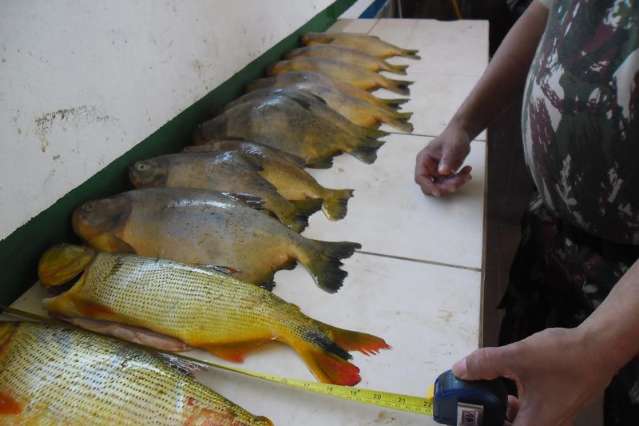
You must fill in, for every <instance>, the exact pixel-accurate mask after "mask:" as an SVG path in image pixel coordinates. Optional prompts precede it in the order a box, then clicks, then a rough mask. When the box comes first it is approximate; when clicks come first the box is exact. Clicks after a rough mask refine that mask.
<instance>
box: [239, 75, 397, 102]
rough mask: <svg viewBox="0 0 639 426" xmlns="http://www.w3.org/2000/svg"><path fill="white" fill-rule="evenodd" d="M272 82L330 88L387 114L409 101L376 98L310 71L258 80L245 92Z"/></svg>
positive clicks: (349, 85) (362, 90)
mask: <svg viewBox="0 0 639 426" xmlns="http://www.w3.org/2000/svg"><path fill="white" fill-rule="evenodd" d="M273 82H278V84H283V85H286V84H290V85H293V86H294V85H295V84H297V83H310V84H317V85H321V86H329V87H332V89H331V91H332V92H341V93H343V94H345V95H346V96H351V97H353V98H357V99H360V100H362V101H365V102H368V103H370V104H371V105H376V106H379V107H381V108H386V109H388V110H389V112H394V111H396V110H397V109H398V108H400V107H401V105H403V104H405V103H406V102H408V101H409V99H407V98H396V99H384V98H378V97H377V96H375V95H373V94H371V93H370V92H367V91H366V90H364V89H360V88H359V87H355V86H353V85H351V84H348V83H343V82H341V81H339V80H334V79H332V78H330V77H328V76H326V75H324V74H321V73H318V72H312V71H290V72H285V73H282V74H278V75H276V76H272V77H266V78H260V79H258V80H255V81H253V82H252V83H250V84H249V85H248V86H247V90H248V91H253V90H257V89H263V88H265V87H270V86H273ZM316 95H318V96H321V95H319V94H318V93H316Z"/></svg>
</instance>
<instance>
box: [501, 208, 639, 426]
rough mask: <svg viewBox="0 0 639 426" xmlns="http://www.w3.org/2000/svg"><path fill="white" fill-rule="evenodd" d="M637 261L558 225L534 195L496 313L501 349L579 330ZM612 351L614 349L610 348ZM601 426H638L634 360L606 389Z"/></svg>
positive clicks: (635, 253) (631, 251) (638, 364)
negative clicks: (557, 330)
mask: <svg viewBox="0 0 639 426" xmlns="http://www.w3.org/2000/svg"><path fill="white" fill-rule="evenodd" d="M638 258H639V246H635V245H627V244H618V243H613V242H610V241H607V240H603V239H601V238H598V237H595V236H593V235H591V234H589V233H587V232H584V231H583V230H581V229H580V228H578V227H576V226H573V225H571V224H569V223H567V222H565V221H562V220H561V219H559V218H558V217H557V216H555V214H554V212H552V211H551V210H550V209H549V208H548V207H547V206H546V205H545V203H544V202H543V201H542V198H541V197H540V196H537V197H535V198H534V199H533V201H532V202H531V203H530V205H529V209H528V211H527V213H526V215H525V216H524V219H523V223H522V240H521V243H520V246H519V249H518V251H517V255H516V257H515V260H514V261H513V265H512V268H511V271H510V283H509V286H508V289H507V291H506V295H505V296H504V298H503V300H502V302H501V306H500V308H503V309H505V311H506V312H505V316H504V319H503V321H502V327H501V331H500V342H499V343H500V345H505V344H508V343H512V342H515V341H518V340H521V339H523V338H525V337H527V336H529V335H531V334H533V333H536V332H538V331H541V330H543V329H545V328H549V327H575V326H577V325H579V324H580V323H581V322H582V321H583V320H584V319H585V318H586V317H588V316H589V315H590V313H592V311H593V310H594V309H595V308H596V307H597V306H599V305H600V304H601V302H602V301H603V300H604V299H605V298H606V296H607V295H608V293H609V292H610V290H611V289H612V287H613V286H614V285H615V283H616V282H617V281H618V280H619V279H620V278H621V276H622V275H623V274H624V273H625V272H626V271H627V270H628V268H630V266H631V265H632V264H633V263H634V262H635V261H636V260H637V259H638ZM611 350H614V348H611ZM604 416H605V425H606V426H626V425H627V426H630V425H633V426H634V425H637V419H639V361H637V360H634V361H632V362H630V363H629V364H628V365H627V366H626V367H625V368H624V369H623V370H622V371H620V372H619V374H617V376H616V377H615V378H614V380H613V381H612V383H611V384H610V386H609V387H608V389H607V390H606V396H605V403H604Z"/></svg>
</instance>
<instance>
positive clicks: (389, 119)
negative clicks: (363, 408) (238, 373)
mask: <svg viewBox="0 0 639 426" xmlns="http://www.w3.org/2000/svg"><path fill="white" fill-rule="evenodd" d="M302 41H303V43H304V44H305V45H306V47H302V48H300V49H295V50H293V51H292V52H290V53H289V54H288V55H287V56H286V58H285V60H283V61H282V62H279V63H277V64H275V65H273V66H272V67H271V68H269V70H268V74H269V76H268V77H267V78H263V79H260V80H257V81H255V82H254V83H252V84H251V85H250V86H249V87H248V88H247V89H248V91H247V93H246V94H245V95H244V96H241V97H240V98H238V99H237V100H235V101H234V102H231V103H230V104H228V105H227V106H226V107H225V108H224V110H223V111H222V112H221V113H220V114H219V115H218V116H216V117H214V118H213V119H211V120H209V121H207V122H205V123H203V124H202V125H200V126H199V127H198V128H197V129H196V132H195V134H194V145H192V146H189V147H187V148H186V149H185V150H184V152H182V153H176V154H170V155H163V156H160V157H156V158H151V159H148V160H144V161H139V162H137V163H135V164H133V165H132V166H131V167H130V170H129V178H130V181H131V183H132V185H133V186H134V188H135V189H133V190H131V191H128V192H124V193H121V194H117V195H115V196H112V197H108V198H105V199H101V200H95V201H90V202H87V203H85V204H83V205H81V206H80V207H78V208H77V209H76V210H75V212H74V213H73V217H72V225H73V229H74V231H75V232H76V234H77V235H78V236H79V237H81V238H82V239H83V240H84V241H85V242H86V243H87V244H88V246H79V245H69V244H61V245H57V246H54V247H52V248H50V249H49V250H48V251H47V252H45V253H44V254H43V256H42V258H41V259H40V263H39V265H38V274H39V278H40V283H41V284H42V285H43V286H44V287H45V288H46V289H47V291H48V292H49V294H50V297H48V298H47V299H45V300H44V304H45V307H46V309H47V310H48V312H49V313H50V315H51V316H52V317H56V318H58V319H61V320H64V321H66V322H67V323H70V324H73V325H75V326H77V327H80V328H83V329H86V330H90V331H91V332H89V331H82V330H80V329H78V328H67V327H65V326H61V325H53V324H46V325H45V324H30V323H14V324H6V325H3V326H2V327H0V347H1V348H2V350H1V351H0V369H1V370H0V402H2V404H4V411H3V407H2V406H0V423H2V422H3V420H2V418H3V416H14V417H12V418H15V416H20V417H18V418H19V419H20V420H21V421H23V422H44V423H46V422H47V421H48V419H54V418H55V419H57V420H60V421H62V422H63V423H86V422H91V423H95V424H100V423H102V424H107V423H113V422H114V421H115V422H121V423H127V422H130V421H138V420H139V419H141V418H144V419H145V421H147V420H148V422H150V423H158V424H175V423H180V422H181V423H184V424H213V425H218V424H219V425H226V424H228V425H231V424H233V425H268V424H271V422H270V421H269V420H268V419H266V418H264V417H256V416H253V415H251V414H250V413H248V412H246V411H245V410H243V409H242V408H241V407H238V406H236V405H235V404H233V403H232V402H230V401H228V400H226V399H224V398H223V397H222V396H220V395H218V394H216V393H215V392H214V391H212V390H210V389H209V388H206V387H204V386H202V385H200V384H199V383H197V382H196V381H195V380H194V379H193V378H192V377H189V376H188V375H184V374H180V373H178V372H177V370H176V369H175V368H174V367H173V364H174V363H175V362H174V360H173V362H171V361H167V359H165V357H159V356H158V355H156V354H154V353H151V352H149V351H148V350H146V349H142V348H141V347H140V346H137V345H132V344H131V343H135V344H139V345H143V346H145V347H148V348H155V349H160V350H162V351H164V352H181V351H187V350H192V349H201V350H205V351H207V352H209V353H211V354H213V355H215V356H218V357H220V358H223V359H226V360H229V361H235V362H241V361H242V360H243V359H244V357H245V356H246V355H247V354H249V353H251V352H253V351H254V350H256V349H257V348H259V347H261V346H263V345H265V344H267V343H269V342H271V341H277V342H280V343H283V344H285V345H287V346H289V347H290V348H292V349H293V350H294V351H295V352H296V353H297V354H298V355H299V356H300V358H301V359H302V360H303V361H304V362H305V364H306V365H307V367H308V369H309V370H310V371H311V372H312V373H313V375H314V376H315V377H316V378H317V379H318V380H319V381H322V382H326V383H335V384H341V385H349V386H352V385H355V384H357V383H358V382H359V381H360V376H359V369H358V368H357V367H356V366H355V365H353V364H352V363H351V362H349V360H350V359H351V358H352V355H351V354H350V352H353V351H358V352H361V353H363V354H366V355H371V354H375V353H377V352H379V351H380V350H382V349H388V348H390V346H389V345H388V344H387V343H386V342H385V341H384V340H383V339H382V338H379V337H376V336H373V335H370V334H366V333H361V332H357V331H350V330H345V329H341V328H338V327H335V326H332V325H328V324H325V323H322V322H320V321H317V320H314V319H312V318H310V317H308V316H306V315H304V314H303V313H302V311H301V310H300V308H298V307H297V306H295V305H293V304H290V303H288V302H286V301H284V300H282V299H281V298H279V297H277V296H276V295H275V294H273V293H272V292H271V291H270V290H271V289H272V287H273V285H274V282H273V278H274V274H275V273H276V272H277V271H278V270H281V269H285V268H290V267H293V266H294V265H295V264H296V263H300V264H301V265H303V266H304V267H305V268H306V269H307V270H308V272H309V274H310V275H311V276H312V277H313V279H314V281H315V283H316V284H317V285H318V286H319V287H320V288H321V289H323V290H325V291H328V292H331V293H332V292H336V291H337V290H338V289H339V288H340V287H341V285H342V283H343V281H344V278H345V277H346V275H347V273H346V271H344V270H343V269H341V266H342V260H343V259H345V258H347V257H350V256H351V255H352V254H353V253H354V251H355V250H356V249H358V248H360V245H359V244H357V243H352V242H327V241H319V240H313V239H309V238H306V237H304V236H302V235H300V232H301V231H302V230H303V229H304V228H305V227H306V225H307V223H308V216H309V215H310V214H312V213H314V212H316V211H318V210H322V211H323V213H324V215H325V216H326V217H327V218H329V219H331V220H339V219H341V218H343V217H344V216H345V215H346V207H347V202H348V200H349V199H350V198H351V197H352V195H353V191H352V190H349V189H330V188H325V187H323V186H322V185H321V184H319V183H318V182H317V181H316V180H315V179H314V178H313V177H312V176H311V175H310V174H309V173H308V172H307V171H305V170H304V168H305V167H316V168H326V167H330V166H331V164H332V159H333V157H335V156H336V155H339V154H341V153H348V154H350V155H353V156H354V157H356V158H357V159H359V160H361V161H363V162H366V163H372V162H373V161H375V159H376V156H377V150H378V149H379V148H380V147H381V146H382V145H383V141H380V140H379V139H380V138H381V137H383V136H385V135H386V133H385V132H382V131H380V130H378V127H379V126H380V125H381V124H383V123H384V124H388V125H391V126H394V127H396V128H398V129H401V130H404V131H411V130H412V126H411V125H410V123H409V119H410V113H404V112H400V111H398V109H399V107H400V105H401V104H402V103H404V102H405V101H406V99H399V100H391V99H380V98H377V97H375V96H374V95H372V94H371V93H370V91H371V90H375V89H378V88H385V89H388V90H391V91H394V92H396V93H400V94H408V86H409V85H410V83H411V82H408V81H400V80H394V79H389V78H386V77H383V76H382V75H380V74H378V72H380V71H385V72H391V73H396V74H402V75H403V74H406V66H405V65H394V64H390V63H388V62H386V61H385V58H388V57H391V56H406V57H412V58H418V56H417V55H416V51H411V50H405V49H401V48H398V47H396V46H392V45H390V44H388V43H385V42H383V41H382V40H380V39H379V38H377V37H374V36H366V35H359V34H347V33H340V34H326V33H311V34H307V35H305V36H304V37H303V39H302ZM96 333H98V334H96ZM100 335H108V336H112V337H102V336H100ZM113 337H115V338H117V339H113ZM125 341H128V342H131V343H126V342H125ZM43 347H47V354H46V355H42V348H43ZM31 365H35V367H30V366H31ZM2 404H0V405H2ZM69 404H71V405H72V406H73V408H72V409H69Z"/></svg>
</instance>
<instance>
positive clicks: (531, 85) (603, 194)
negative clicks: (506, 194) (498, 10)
mask: <svg viewBox="0 0 639 426" xmlns="http://www.w3.org/2000/svg"><path fill="white" fill-rule="evenodd" d="M638 20H639V1H637V0H628V1H623V0H556V1H554V2H552V4H551V6H550V11H549V15H548V24H547V26H546V31H545V33H544V35H543V37H542V39H541V42H540V44H539V48H538V49H537V54H536V57H535V59H534V61H533V64H532V67H531V70H530V74H529V76H528V83H527V87H526V92H525V98H524V99H525V102H524V107H523V111H522V131H523V140H524V152H525V155H526V161H527V163H528V166H529V168H530V170H531V173H532V176H533V179H534V181H535V184H536V186H537V188H538V190H539V191H540V193H541V195H542V197H543V199H544V202H545V203H546V205H547V206H548V207H549V208H551V209H552V210H553V211H554V212H555V213H556V214H557V215H558V216H559V217H560V218H561V219H563V220H566V221H568V222H570V223H572V224H574V225H576V226H578V227H580V228H582V229H584V230H586V231H588V232H589V233H591V234H593V235H597V236H599V237H601V238H604V239H607V240H611V241H616V242H620V243H630V244H639V190H638V188H639V167H637V163H636V161H637V158H638V157H639V144H638V142H639V87H637V85H636V81H637V79H638V78H639V75H638V74H637V71H638V70H639V49H638V47H639V25H638V24H639V22H638Z"/></svg>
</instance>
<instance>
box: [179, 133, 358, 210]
mask: <svg viewBox="0 0 639 426" xmlns="http://www.w3.org/2000/svg"><path fill="white" fill-rule="evenodd" d="M184 151H185V152H205V153H206V152H218V153H219V152H235V153H237V154H239V155H242V156H244V157H245V158H246V159H247V160H249V161H252V162H254V163H255V165H256V167H259V172H258V173H259V174H260V176H261V177H263V178H264V179H266V180H267V181H268V182H269V183H270V184H271V185H273V186H275V188H277V192H279V193H280V194H281V195H282V196H283V197H284V198H286V199H287V200H289V201H291V202H292V203H293V204H295V205H298V206H299V205H302V206H303V207H302V208H303V209H304V210H307V211H311V210H314V209H316V208H318V207H320V206H321V209H322V211H323V212H324V215H325V216H326V217H327V218H328V219H330V220H339V219H343V218H344V217H345V216H346V209H347V204H348V200H349V199H350V198H351V197H352V196H353V190H352V189H329V188H325V187H323V186H322V185H320V184H319V183H318V182H317V180H315V178H314V177H313V176H311V175H310V174H308V172H306V171H305V170H304V169H303V168H302V167H301V166H300V164H299V163H297V162H295V161H291V160H290V159H289V158H288V157H287V156H286V155H284V153H283V152H282V151H280V150H278V149H275V148H271V147H268V146H265V145H260V144H257V143H255V142H248V141H241V140H221V141H211V142H209V143H206V144H204V145H194V146H187V147H186V148H185V149H184ZM302 164H303V162H302ZM317 201H319V203H318V202H317ZM307 206H308V207H307Z"/></svg>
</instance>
